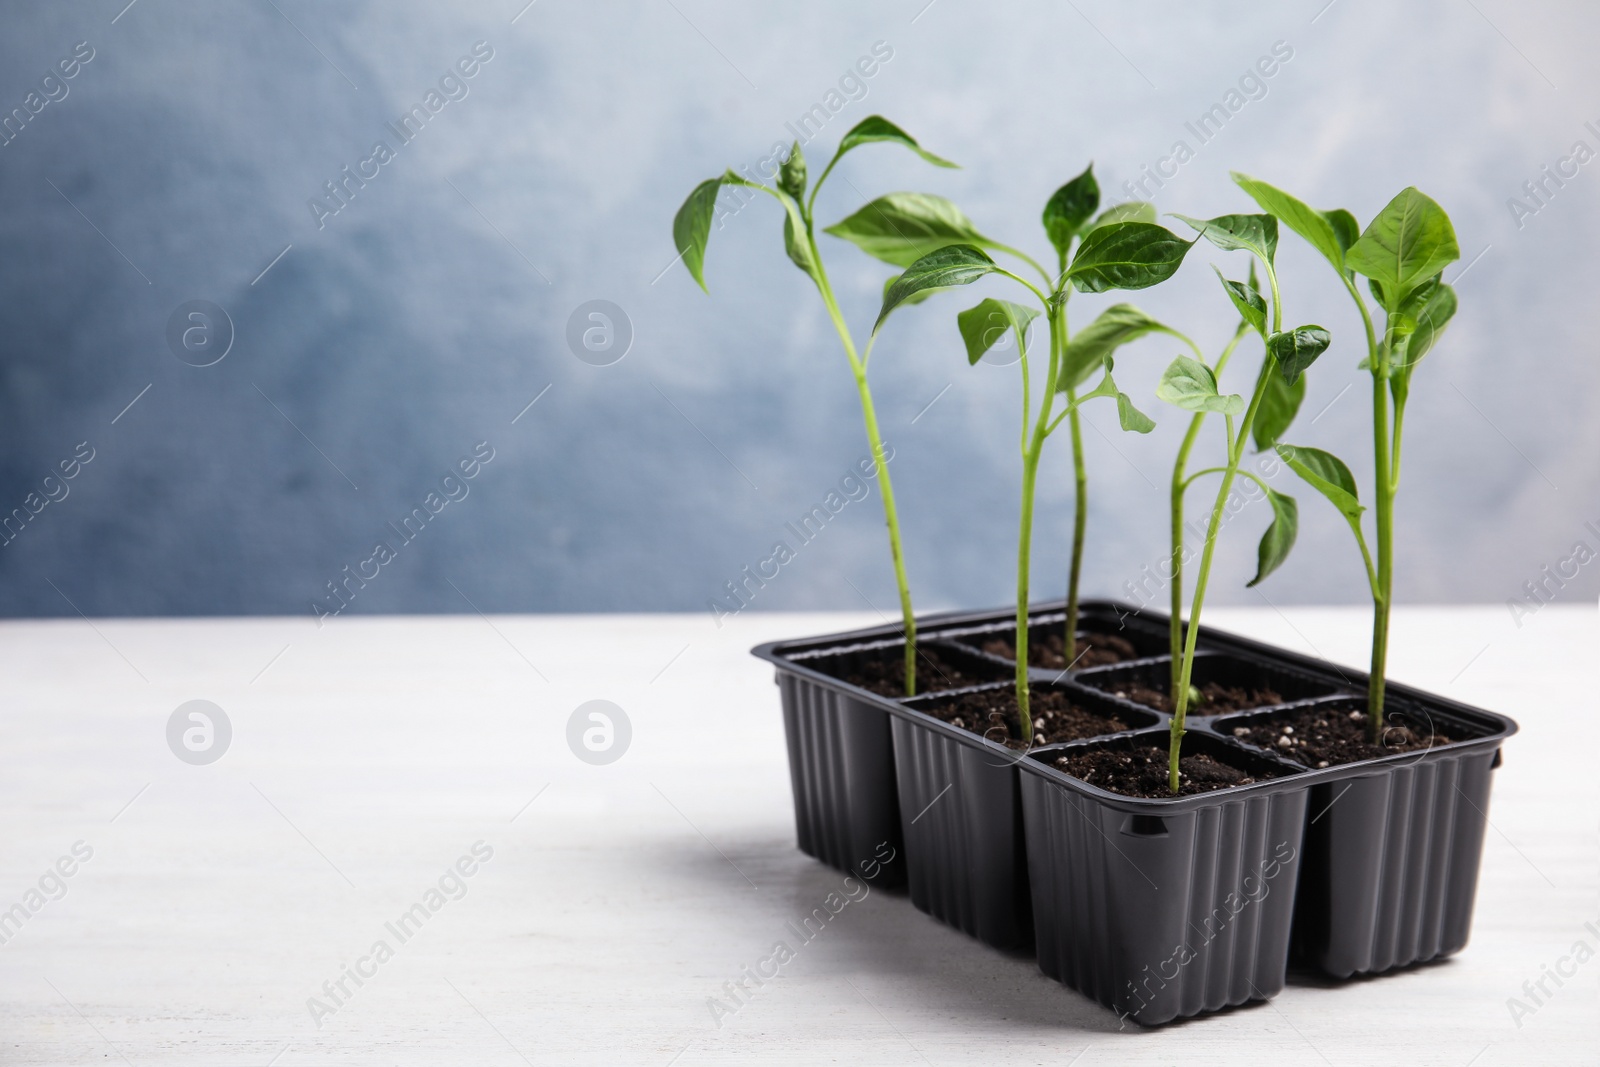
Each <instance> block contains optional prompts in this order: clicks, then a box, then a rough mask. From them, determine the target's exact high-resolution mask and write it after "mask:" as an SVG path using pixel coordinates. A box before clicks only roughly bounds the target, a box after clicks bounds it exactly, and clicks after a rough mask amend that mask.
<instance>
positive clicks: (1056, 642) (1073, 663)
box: [982, 624, 1139, 671]
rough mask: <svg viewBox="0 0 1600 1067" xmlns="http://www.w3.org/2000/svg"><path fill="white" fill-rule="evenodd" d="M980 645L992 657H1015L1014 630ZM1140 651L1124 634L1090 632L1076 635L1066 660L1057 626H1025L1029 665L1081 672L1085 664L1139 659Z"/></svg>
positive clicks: (1107, 663) (1062, 635)
mask: <svg viewBox="0 0 1600 1067" xmlns="http://www.w3.org/2000/svg"><path fill="white" fill-rule="evenodd" d="M982 648H983V650H984V651H985V652H987V653H989V655H991V656H999V657H1000V658H1002V659H1009V660H1015V659H1016V658H1017V640H1016V631H1015V630H1010V631H1007V632H1006V633H1003V634H997V635H994V636H991V637H988V638H986V639H985V640H984V642H983V645H982ZM1138 658H1139V651H1138V649H1136V648H1134V647H1133V645H1132V644H1131V643H1130V642H1129V641H1128V640H1127V639H1126V638H1123V637H1118V636H1117V635H1116V634H1101V633H1094V632H1093V631H1090V632H1087V633H1084V632H1080V633H1079V634H1078V647H1077V649H1076V650H1075V651H1074V653H1073V659H1071V660H1068V659H1067V641H1066V635H1065V634H1064V633H1063V632H1062V628H1061V626H1059V625H1056V624H1052V625H1050V626H1049V627H1048V628H1046V627H1043V626H1037V627H1036V626H1033V625H1031V624H1030V625H1029V627H1028V665H1029V666H1030V667H1042V668H1044V669H1045V670H1051V671H1064V670H1067V669H1068V668H1069V667H1070V668H1071V669H1072V670H1075V671H1081V670H1083V669H1084V668H1086V667H1109V666H1111V665H1112V664H1113V663H1122V662H1124V661H1125V660H1130V659H1138Z"/></svg>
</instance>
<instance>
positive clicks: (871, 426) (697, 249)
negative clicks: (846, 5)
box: [672, 115, 970, 696]
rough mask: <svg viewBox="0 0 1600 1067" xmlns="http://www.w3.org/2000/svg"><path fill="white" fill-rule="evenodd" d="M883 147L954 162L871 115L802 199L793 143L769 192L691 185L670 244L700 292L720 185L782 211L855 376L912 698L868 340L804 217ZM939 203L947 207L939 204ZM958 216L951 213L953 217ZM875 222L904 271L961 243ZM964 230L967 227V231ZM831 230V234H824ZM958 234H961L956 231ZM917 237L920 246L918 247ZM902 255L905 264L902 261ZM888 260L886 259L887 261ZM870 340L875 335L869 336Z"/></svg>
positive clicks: (912, 650)
mask: <svg viewBox="0 0 1600 1067" xmlns="http://www.w3.org/2000/svg"><path fill="white" fill-rule="evenodd" d="M875 143H888V144H898V145H901V146H902V147H905V148H908V149H910V150H911V151H912V152H915V153H916V154H917V155H918V156H921V157H922V158H923V159H924V160H926V161H927V162H929V163H932V164H933V165H934V166H937V167H954V166H955V165H956V164H954V163H951V162H950V161H949V160H947V159H943V158H941V157H939V156H936V155H934V154H933V153H932V152H929V151H927V150H926V149H924V148H923V147H922V146H921V145H920V144H918V143H917V141H916V139H915V138H913V137H912V136H911V135H910V134H908V133H906V132H905V131H904V130H902V129H901V128H900V127H899V126H896V125H895V124H894V123H892V122H890V121H889V120H888V119H886V118H883V117H882V116H881V115H872V116H869V117H868V118H865V119H862V120H861V121H860V122H859V123H857V124H856V125H855V126H854V127H853V128H852V129H851V130H850V131H849V132H848V133H846V134H845V135H844V137H843V138H842V139H841V140H840V141H839V147H838V148H837V149H836V150H835V151H834V154H833V157H832V158H831V159H830V160H828V165H827V166H826V167H824V168H823V171H822V173H821V175H820V176H819V177H818V178H817V180H816V182H815V183H814V184H812V185H811V187H810V190H809V193H808V191H807V181H806V161H805V156H804V155H803V154H802V153H801V151H800V142H799V141H796V142H795V143H794V145H793V147H792V148H791V149H790V150H789V155H788V157H787V158H786V159H785V160H784V161H783V163H782V165H781V166H780V167H779V168H778V171H777V174H776V175H775V187H774V186H769V185H764V184H762V183H761V182H754V181H751V180H749V179H748V178H744V177H742V176H740V175H738V174H736V173H734V172H733V171H732V170H728V171H727V172H725V173H724V174H722V175H721V176H720V177H716V178H709V179H707V180H706V181H703V182H701V183H700V184H699V185H697V186H695V188H694V191H693V192H691V193H690V194H689V197H688V199H686V200H685V201H684V202H683V206H682V207H680V208H679V209H678V214H677V216H676V217H675V218H674V219H673V222H672V238H673V243H674V244H676V245H677V248H678V254H679V256H680V257H681V258H682V259H683V263H684V266H686V267H688V268H689V273H690V275H692V276H693V277H694V280H695V281H696V282H697V283H698V284H699V286H700V288H701V289H703V290H706V291H707V292H709V291H710V290H708V289H706V282H705V274H704V271H705V254H706V243H707V241H708V240H709V239H710V237H711V224H712V222H713V221H714V220H715V218H716V207H717V196H718V194H719V193H720V192H721V191H722V189H723V187H724V186H731V187H735V188H749V189H759V190H760V191H762V192H764V193H766V194H767V195H768V196H771V197H772V198H773V199H775V200H777V201H778V203H780V204H781V205H783V209H784V219H783V247H784V251H785V252H786V253H787V254H788V256H789V259H790V260H791V261H792V262H793V263H794V265H795V266H796V267H798V268H800V270H801V271H803V272H804V273H805V275H806V276H807V277H808V278H810V279H811V281H812V282H813V283H814V284H815V285H816V287H817V292H818V293H819V294H820V295H821V297H822V303H823V306H824V307H825V308H826V309H827V312H828V318H829V319H830V320H831V321H832V322H833V327H834V330H835V331H836V332H837V333H838V335H839V341H840V344H841V345H842V346H843V347H844V354H845V358H846V359H847V360H848V361H849V364H850V372H851V374H852V375H853V376H854V378H855V383H856V392H857V394H858V396H859V397H860V401H861V415H862V420H863V422H864V423H865V424H866V431H867V441H868V444H869V445H870V446H871V448H872V456H873V459H874V460H875V461H876V462H877V467H878V490H879V493H880V494H881V496H882V497H883V517H884V522H885V524H886V525H887V526H888V531H889V555H890V557H891V560H892V562H893V564H894V577H895V586H896V588H897V590H898V591H899V596H900V617H901V626H902V628H903V630H904V632H905V689H906V695H907V696H914V695H915V694H916V691H917V622H916V616H915V614H914V613H913V611H912V607H911V586H910V583H909V582H908V580H907V578H906V566H905V552H904V549H903V546H902V541H901V536H900V519H899V515H898V512H897V511H896V509H895V501H894V487H893V485H892V484H891V482H890V479H889V465H888V463H886V462H885V461H884V447H883V435H882V433H881V432H880V431H879V428H878V415H877V410H876V408H875V407H874V406H873V402H872V389H871V387H870V386H869V385H868V383H867V363H868V360H869V359H870V358H871V356H872V341H871V340H870V339H869V340H868V343H867V346H866V348H865V349H858V348H857V346H856V343H855V339H854V337H853V336H852V334H851V332H850V328H849V326H847V325H846V324H845V321H844V316H843V314H841V312H840V311H839V303H838V301H837V299H835V297H834V293H833V285H832V283H831V282H830V281H829V280H828V272H827V270H826V268H825V267H824V265H823V261H822V254H821V251H820V250H819V249H818V247H817V238H816V232H815V227H814V219H813V215H812V211H813V209H814V207H815V205H816V201H817V193H819V192H820V191H821V190H822V185H823V183H824V182H825V181H827V178H828V175H829V174H831V173H832V172H833V168H834V167H835V166H837V165H838V163H839V161H840V160H841V159H843V158H844V157H845V155H846V154H847V153H849V152H850V151H852V150H853V149H856V148H859V147H861V146H862V145H867V144H875ZM897 195H899V196H901V197H903V198H905V200H904V201H903V202H902V207H903V209H904V213H905V214H913V215H914V214H916V213H918V212H919V211H920V212H922V213H923V214H930V215H932V216H933V218H932V221H933V222H934V223H936V224H937V223H939V222H941V221H942V222H943V223H945V224H948V225H951V226H952V227H953V228H954V229H955V230H957V231H961V227H960V226H959V225H956V223H957V222H958V221H964V220H951V219H948V218H944V219H942V220H941V219H940V218H939V217H938V216H939V212H938V210H937V205H936V204H934V201H935V200H937V198H931V197H930V198H922V199H920V200H919V198H918V194H897ZM943 203H948V201H944V202H943ZM957 214H958V215H959V212H958V213H957ZM872 218H874V219H876V220H877V221H878V222H879V224H880V225H879V229H880V231H882V232H881V233H880V240H881V243H882V247H883V248H884V249H891V248H892V249H897V251H895V252H894V253H893V254H894V255H896V256H898V257H900V258H902V259H903V260H904V262H902V263H900V265H901V266H904V265H905V264H906V263H910V262H911V261H912V260H914V259H916V258H917V257H918V256H920V255H922V254H923V253H924V252H928V251H931V250H933V249H935V248H938V247H941V246H943V245H945V244H949V243H951V242H952V241H956V240H968V239H970V238H968V237H965V236H963V235H962V232H958V233H956V235H955V236H950V237H945V236H940V235H939V234H940V232H941V231H939V229H938V227H937V225H935V226H933V227H932V229H930V228H929V227H928V226H923V227H921V228H916V227H913V232H912V233H911V234H910V235H907V234H905V233H897V232H896V231H895V223H896V217H894V216H888V215H882V214H881V213H880V214H876V215H874V216H872ZM967 229H970V225H969V226H968V227H967ZM830 232H831V231H830ZM963 232H964V231H963ZM919 239H920V242H921V243H918V242H919ZM913 250H914V252H915V254H911V252H912V251H913ZM907 257H909V258H907ZM891 262H892V260H891ZM874 334H876V331H874Z"/></svg>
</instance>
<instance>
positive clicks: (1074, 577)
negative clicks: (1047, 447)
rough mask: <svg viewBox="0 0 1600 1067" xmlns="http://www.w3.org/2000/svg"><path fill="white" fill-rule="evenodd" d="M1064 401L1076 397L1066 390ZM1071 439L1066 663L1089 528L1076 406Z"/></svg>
mask: <svg viewBox="0 0 1600 1067" xmlns="http://www.w3.org/2000/svg"><path fill="white" fill-rule="evenodd" d="M1067 403H1069V404H1076V403H1077V397H1075V396H1074V395H1073V391H1072V390H1071V389H1068V390H1067ZM1067 429H1068V430H1069V431H1070V434H1071V441H1072V489H1073V497H1072V501H1073V504H1072V565H1071V567H1070V568H1069V570H1068V572H1067V619H1066V634H1065V635H1064V642H1065V643H1064V648H1065V651H1066V657H1067V665H1068V666H1071V665H1072V664H1073V663H1076V662H1077V659H1078V588H1079V585H1080V583H1081V582H1082V579H1083V545H1084V540H1085V536H1086V534H1087V533H1088V529H1089V472H1088V470H1087V468H1086V466H1085V464H1084V461H1083V425H1082V423H1081V421H1080V420H1079V418H1078V409H1077V408H1076V407H1074V408H1072V410H1071V411H1070V412H1069V413H1068V414H1067Z"/></svg>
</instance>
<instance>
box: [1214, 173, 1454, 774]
mask: <svg viewBox="0 0 1600 1067" xmlns="http://www.w3.org/2000/svg"><path fill="white" fill-rule="evenodd" d="M1233 179H1234V181H1235V182H1237V183H1238V184H1239V186H1240V188H1242V189H1244V191H1245V192H1246V193H1248V194H1250V196H1251V197H1252V198H1253V199H1254V200H1255V201H1256V203H1257V204H1259V205H1261V207H1262V209H1263V210H1265V211H1268V212H1270V213H1272V214H1273V215H1275V216H1276V217H1277V218H1279V219H1281V220H1282V221H1283V224H1284V225H1285V226H1288V227H1289V228H1290V229H1291V230H1293V231H1294V232H1295V233H1297V234H1299V235H1300V236H1301V237H1303V238H1304V239H1305V240H1306V242H1307V243H1308V244H1310V245H1311V246H1312V247H1313V248H1315V249H1316V250H1317V251H1318V252H1320V253H1322V255H1323V257H1324V258H1325V259H1327V261H1328V262H1329V264H1331V265H1332V267H1333V269H1334V271H1335V272H1336V273H1337V274H1338V275H1339V280H1340V281H1341V282H1342V283H1343V284H1344V287H1345V290H1346V291H1347V292H1348V293H1349V294H1350V299H1351V300H1353V301H1355V305H1356V310H1357V311H1358V312H1359V313H1360V315H1361V323H1362V326H1363V327H1364V331H1365V334H1366V342H1367V354H1366V358H1365V359H1364V360H1362V362H1361V366H1362V367H1363V368H1364V369H1366V370H1367V371H1369V372H1370V373H1371V375H1372V460H1373V473H1374V481H1375V486H1374V491H1373V497H1374V513H1375V514H1374V520H1375V521H1374V538H1375V540H1376V542H1377V553H1376V557H1377V558H1376V562H1374V558H1373V555H1374V554H1373V552H1372V551H1371V550H1370V549H1369V548H1368V542H1367V538H1366V536H1365V534H1364V533H1363V532H1362V520H1361V515H1362V512H1363V511H1365V510H1366V509H1365V508H1364V507H1363V506H1362V504H1361V500H1360V495H1359V493H1358V491H1357V487H1356V480H1355V476H1354V475H1352V474H1351V473H1350V468H1349V467H1348V466H1346V465H1345V463H1344V462H1343V461H1342V460H1340V459H1339V458H1338V457H1336V456H1334V455H1332V454H1331V453H1328V452H1324V451H1322V450H1321V449H1316V448H1306V447H1303V446H1302V447H1297V446H1293V445H1287V444H1279V445H1278V446H1277V451H1278V454H1279V455H1280V456H1281V457H1282V458H1283V460H1284V462H1285V463H1287V464H1288V465H1289V467H1290V468H1291V469H1292V470H1293V471H1294V472H1295V473H1296V474H1298V475H1299V476H1300V477H1301V478H1302V479H1304V480H1305V481H1306V482H1307V483H1308V484H1309V485H1311V486H1312V487H1313V488H1314V489H1316V490H1317V491H1318V492H1319V493H1321V494H1322V495H1323V496H1324V497H1326V498H1327V499H1328V501H1329V502H1330V503H1332V504H1333V506H1334V507H1335V508H1337V509H1338V510H1339V513H1340V514H1341V515H1343V516H1344V519H1345V521H1346V523H1348V524H1349V526H1350V532H1351V533H1353V534H1354V535H1355V539H1356V545H1357V546H1358V547H1359V548H1360V550H1361V559H1362V562H1363V563H1364V564H1365V566H1366V571H1367V582H1368V584H1369V586H1370V587H1371V591H1372V660H1371V670H1370V675H1369V679H1368V682H1367V722H1368V729H1369V732H1370V737H1371V739H1372V743H1373V744H1380V743H1381V741H1382V737H1383V718H1384V716H1383V705H1384V672H1385V669H1386V665H1387V662H1388V655H1389V610H1390V608H1391V607H1392V606H1393V602H1394V599H1393V597H1394V502H1395V495H1396V492H1397V491H1398V489H1399V485H1400V443H1401V437H1402V434H1403V431H1404V429H1405V411H1406V401H1407V400H1408V399H1409V397H1410V392H1411V375H1412V372H1413V371H1414V370H1415V369H1416V366H1417V364H1418V363H1419V362H1421V360H1422V357H1423V356H1425V355H1427V354H1428V351H1429V350H1430V349H1431V348H1433V346H1434V344H1435V342H1437V341H1438V339H1439V335H1440V334H1441V333H1443V331H1444V328H1445V326H1446V325H1447V324H1448V323H1449V322H1450V319H1451V318H1452V317H1453V316H1454V315H1455V311H1456V295H1455V291H1454V290H1453V289H1451V288H1450V286H1448V285H1446V284H1444V281H1443V271H1444V268H1445V267H1447V266H1449V265H1450V264H1451V263H1453V262H1455V261H1456V260H1457V259H1459V258H1461V250H1460V247H1459V246H1458V244H1457V242H1456V233H1455V227H1454V226H1453V225H1452V224H1451V222H1450V216H1449V215H1448V214H1446V213H1445V210H1444V209H1443V208H1442V207H1440V206H1439V205H1438V204H1437V203H1436V202H1434V201H1433V200H1432V199H1430V198H1429V197H1427V196H1426V195H1424V194H1423V193H1421V192H1419V191H1418V190H1417V189H1416V188H1414V187H1408V188H1406V189H1404V190H1402V191H1401V192H1400V193H1399V194H1398V195H1397V196H1395V197H1394V199H1392V200H1390V201H1389V203H1388V204H1387V205H1386V206H1385V207H1384V209H1383V210H1382V211H1380V212H1379V213H1378V215H1377V217H1376V218H1374V219H1373V220H1372V222H1371V223H1370V224H1368V226H1367V227H1366V229H1365V230H1360V234H1359V236H1357V231H1358V229H1359V225H1358V223H1357V222H1356V219H1355V216H1353V215H1352V214H1350V212H1348V211H1345V210H1342V209H1335V210H1332V211H1318V210H1316V209H1315V208H1312V207H1310V206H1309V205H1307V204H1306V203H1304V202H1303V201H1301V200H1298V199H1296V198H1295V197H1293V196H1291V195H1289V194H1288V193H1285V192H1284V191H1283V190H1281V189H1277V188H1275V187H1273V186H1271V185H1268V184H1267V183H1266V182H1263V181H1258V180H1256V179H1255V178H1251V177H1249V176H1248V175H1244V174H1237V173H1236V174H1234V176H1233ZM1357 275H1361V276H1362V277H1365V278H1366V279H1367V281H1368V285H1369V288H1370V290H1371V292H1372V295H1373V297H1374V298H1375V299H1376V301H1377V303H1378V307H1379V308H1380V309H1381V310H1382V311H1383V315H1384V321H1383V329H1382V332H1381V337H1380V334H1379V332H1378V331H1377V330H1375V329H1374V326H1373V321H1372V313H1371V311H1370V310H1369V309H1368V307H1367V303H1366V301H1365V300H1364V299H1363V298H1362V296H1361V291H1360V289H1358V288H1357V286H1356V282H1355V279H1356V276H1357ZM1391 401H1392V402H1393V407H1392V409H1391V406H1390V402H1391Z"/></svg>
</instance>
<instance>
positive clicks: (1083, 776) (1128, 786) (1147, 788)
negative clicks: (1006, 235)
mask: <svg viewBox="0 0 1600 1067" xmlns="http://www.w3.org/2000/svg"><path fill="white" fill-rule="evenodd" d="M1055 766H1056V767H1057V768H1059V769H1060V770H1063V771H1065V772H1066V773H1068V774H1070V775H1072V776H1073V777H1074V778H1077V779H1078V780H1080V781H1083V782H1087V783H1089V784H1090V785H1093V786H1098V787H1099V788H1101V789H1104V790H1107V791H1108V792H1112V793H1120V794H1122V795H1123V796H1125V797H1149V798H1151V799H1160V798H1162V797H1170V796H1173V795H1174V794H1173V792H1172V790H1171V789H1170V788H1168V778H1167V772H1168V768H1167V749H1166V747H1165V746H1162V745H1141V746H1138V747H1136V748H1101V749H1092V750H1090V751H1088V752H1073V753H1070V754H1068V755H1065V756H1059V757H1057V758H1056V761H1055ZM1275 777H1277V776H1276V775H1274V774H1272V773H1271V772H1270V771H1263V772H1259V773H1252V772H1248V771H1242V770H1240V769H1239V768H1237V767H1232V766H1229V765H1228V764H1226V763H1223V762H1221V761H1220V760H1217V759H1214V758H1213V757H1211V756H1208V755H1206V754H1205V753H1203V752H1200V753H1195V754H1194V755H1191V756H1184V757H1183V758H1182V759H1180V760H1179V761H1178V793H1177V795H1179V796H1193V795H1194V794H1196V793H1209V792H1211V791H1212V790H1214V789H1227V788H1230V787H1231V786H1236V785H1249V784H1251V783H1252V782H1257V781H1261V780H1263V779H1266V778H1275Z"/></svg>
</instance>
